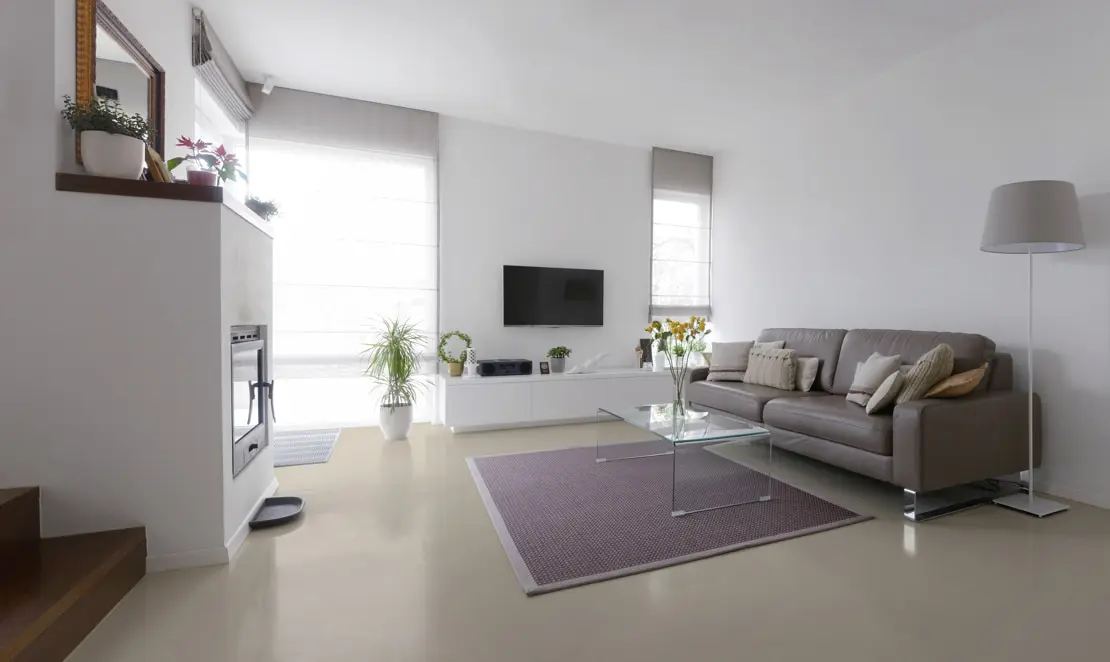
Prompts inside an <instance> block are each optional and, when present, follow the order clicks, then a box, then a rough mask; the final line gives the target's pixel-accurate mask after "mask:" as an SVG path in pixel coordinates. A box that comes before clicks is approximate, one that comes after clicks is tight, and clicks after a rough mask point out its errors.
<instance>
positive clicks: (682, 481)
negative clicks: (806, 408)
mask: <svg viewBox="0 0 1110 662" xmlns="http://www.w3.org/2000/svg"><path fill="white" fill-rule="evenodd" d="M597 422H598V423H609V422H624V423H627V424H628V425H630V426H632V427H633V428H635V430H634V431H632V430H628V429H627V427H626V426H619V427H616V426H602V425H598V426H596V429H597V440H596V453H597V455H596V457H597V461H598V462H614V461H617V460H634V459H637V458H644V457H657V456H660V455H670V456H671V515H673V516H675V517H682V516H683V515H691V514H693V513H701V512H705V511H707V510H718V509H720V508H731V507H733V506H742V505H746V504H751V503H761V502H766V501H770V500H771V477H770V476H768V475H766V474H762V475H763V476H764V478H765V479H766V480H760V481H759V482H760V483H761V485H760V486H759V487H758V488H756V493H752V492H751V489H752V486H751V485H747V486H746V489H742V490H739V491H740V492H742V493H741V494H736V493H733V494H717V493H718V492H720V491H721V487H720V481H719V480H718V481H716V482H713V481H710V482H706V480H705V479H706V476H705V468H704V466H703V463H700V462H697V461H696V459H697V458H692V457H691V456H690V454H689V453H686V452H683V451H693V452H703V451H704V450H705V449H704V446H705V445H707V444H717V443H744V442H748V443H751V442H760V443H762V442H766V443H767V460H768V463H770V460H771V455H772V453H773V450H774V449H773V445H772V444H771V434H770V433H769V432H768V431H767V430H764V429H763V428H761V427H757V426H755V425H752V424H751V423H747V422H745V421H742V420H740V419H738V418H733V417H732V416H729V415H727V414H722V413H719V412H716V411H708V410H705V409H700V408H698V407H693V406H691V407H687V408H686V410H685V413H684V414H680V415H679V416H677V417H676V416H675V415H674V407H673V405H670V404H665V405H642V406H639V407H629V408H599V409H598V410H597ZM645 432H646V433H648V435H650V439H648V440H644V439H643V437H644V436H645V435H644V434H643V433H645ZM692 460H694V461H692ZM736 470H737V471H746V470H747V469H745V468H744V467H743V466H742V465H737V466H736ZM714 471H718V472H719V468H718V467H714ZM707 485H711V487H705V486H707ZM699 486H700V487H705V490H699ZM705 491H711V492H713V494H706V493H704V492H705ZM699 492H702V493H699ZM718 501H724V503H718Z"/></svg>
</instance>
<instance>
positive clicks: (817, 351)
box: [758, 329, 890, 391]
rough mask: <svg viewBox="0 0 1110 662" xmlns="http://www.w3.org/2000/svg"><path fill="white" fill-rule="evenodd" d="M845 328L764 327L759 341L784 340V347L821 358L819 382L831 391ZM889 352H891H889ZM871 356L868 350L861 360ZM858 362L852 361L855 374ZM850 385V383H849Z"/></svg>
mask: <svg viewBox="0 0 1110 662" xmlns="http://www.w3.org/2000/svg"><path fill="white" fill-rule="evenodd" d="M846 333H847V331H845V330H844V329H763V331H762V332H761V333H760V334H759V338H758V340H759V342H769V341H772V340H783V341H785V344H784V345H783V348H784V349H793V350H796V351H797V352H798V356H815V357H817V358H819V359H821V370H820V374H819V375H818V377H817V383H818V384H820V385H821V390H823V391H830V390H831V389H832V385H833V376H834V375H835V374H836V363H837V359H838V358H839V357H840V346H841V344H843V342H844V334H846ZM887 353H888V354H889V353H890V352H887ZM868 356H871V353H870V352H868V353H867V355H866V356H864V357H863V358H861V359H858V360H859V361H863V360H865V359H867V357H868ZM855 369H856V362H855V361H853V362H852V374H853V375H854V374H855ZM849 381H851V380H850V379H849ZM849 385H850V384H849Z"/></svg>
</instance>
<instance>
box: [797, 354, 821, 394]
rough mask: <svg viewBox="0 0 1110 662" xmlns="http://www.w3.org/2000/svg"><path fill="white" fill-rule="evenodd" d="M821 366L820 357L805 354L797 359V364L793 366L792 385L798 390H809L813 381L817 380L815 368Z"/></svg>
mask: <svg viewBox="0 0 1110 662" xmlns="http://www.w3.org/2000/svg"><path fill="white" fill-rule="evenodd" d="M820 367H821V359H819V358H816V357H813V356H807V357H804V358H799V359H798V365H797V367H796V368H795V375H794V379H795V380H796V381H795V382H794V387H795V388H797V389H798V390H799V391H805V392H807V393H808V392H809V391H810V389H812V388H813V382H815V381H817V370H818V368H820Z"/></svg>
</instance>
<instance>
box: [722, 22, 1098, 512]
mask: <svg viewBox="0 0 1110 662" xmlns="http://www.w3.org/2000/svg"><path fill="white" fill-rule="evenodd" d="M1107 35H1110V4H1107V3H1105V2H1099V1H1096V0H1086V1H1072V2H1060V3H1044V4H1043V5H1042V6H1041V7H1040V8H1038V9H1036V10H1035V11H1033V12H1027V13H1019V14H1017V15H1015V16H1010V17H1007V18H1006V19H1003V20H1001V21H999V22H996V23H993V24H990V25H988V26H986V27H984V28H982V29H979V30H976V31H974V32H971V33H966V34H964V35H961V36H960V37H959V38H957V39H955V40H953V41H951V42H949V43H947V44H944V45H943V46H940V47H938V48H936V49H934V50H931V51H928V52H926V53H923V54H921V55H920V56H918V57H916V58H915V59H913V60H910V61H908V62H905V63H903V64H901V65H899V66H897V67H895V68H893V69H891V70H889V71H888V72H886V73H885V74H884V75H883V76H881V77H879V78H876V79H873V80H871V81H869V82H868V83H867V84H865V85H864V86H862V87H860V88H858V89H856V90H853V91H851V92H850V93H849V94H847V95H845V96H844V97H843V98H841V99H839V100H838V101H836V102H835V103H834V104H832V105H830V106H828V107H826V108H824V109H822V110H821V111H820V112H818V113H816V114H815V115H814V117H813V121H812V122H811V123H810V124H809V125H808V126H804V127H784V130H783V132H782V133H781V134H779V135H774V134H768V135H767V137H766V139H765V141H764V142H763V143H762V144H760V145H758V146H756V147H754V148H753V147H751V146H749V147H746V148H745V149H743V150H734V151H730V152H726V153H725V154H724V155H723V157H721V158H718V159H717V162H716V163H717V177H716V186H715V190H714V193H715V196H716V208H715V217H714V223H715V233H714V240H715V245H714V258H715V262H714V309H715V312H716V313H717V316H716V320H715V321H716V322H717V324H718V327H719V329H720V330H719V331H718V333H717V337H718V338H720V339H740V338H744V337H751V336H752V335H753V334H755V333H756V332H758V330H759V329H760V328H761V327H765V326H807V325H808V326H816V327H847V328H852V327H880V328H913V329H937V330H953V331H969V332H978V333H983V334H985V335H987V336H989V337H991V338H993V339H994V340H995V341H996V342H998V344H999V345H1000V348H1001V349H1003V350H1008V351H1011V352H1014V353H1015V355H1016V359H1017V361H1018V363H1019V373H1020V375H1019V376H1021V377H1022V378H1024V374H1025V369H1024V366H1025V356H1024V350H1025V347H1026V342H1025V305H1026V304H1025V301H1026V280H1025V279H1026V271H1025V268H1026V261H1025V258H1024V257H1022V256H1006V255H993V254H987V253H981V252H979V239H980V235H981V232H982V224H983V218H984V214H985V211H986V205H987V200H988V197H989V194H990V191H991V189H992V188H993V187H994V186H997V185H999V184H1003V183H1007V182H1012V181H1018V180H1026V179H1065V180H1071V181H1073V182H1075V183H1076V185H1077V187H1078V190H1079V193H1080V196H1081V208H1082V212H1083V214H1084V224H1085V232H1086V237H1087V246H1088V247H1087V249H1086V250H1084V251H1080V252H1078V253H1070V254H1062V255H1044V256H1039V257H1037V261H1036V270H1037V274H1036V278H1037V282H1036V288H1035V291H1036V304H1037V309H1036V330H1035V333H1036V341H1035V343H1034V344H1035V348H1036V359H1035V362H1036V371H1037V378H1038V383H1037V386H1036V390H1037V391H1038V392H1040V393H1041V395H1042V396H1043V398H1044V402H1045V408H1046V409H1045V421H1046V459H1045V467H1044V469H1043V470H1042V471H1041V472H1039V474H1038V475H1039V476H1040V477H1041V479H1042V480H1046V481H1047V485H1048V486H1049V487H1050V488H1051V489H1052V490H1053V491H1055V493H1057V494H1059V495H1061V496H1066V497H1074V498H1076V499H1079V500H1083V501H1088V502H1090V503H1095V504H1099V505H1103V506H1108V507H1110V487H1108V485H1107V481H1106V477H1107V476H1108V475H1110V439H1108V437H1110V409H1108V408H1107V407H1106V402H1107V401H1108V397H1110V129H1108V126H1110V88H1108V87H1107V85H1106V81H1107V80H1110V40H1108V39H1107Z"/></svg>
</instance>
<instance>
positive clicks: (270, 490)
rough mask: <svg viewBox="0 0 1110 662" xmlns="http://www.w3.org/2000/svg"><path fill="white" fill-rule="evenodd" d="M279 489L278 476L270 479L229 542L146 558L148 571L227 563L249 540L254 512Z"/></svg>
mask: <svg viewBox="0 0 1110 662" xmlns="http://www.w3.org/2000/svg"><path fill="white" fill-rule="evenodd" d="M277 490H278V481H277V478H275V479H273V480H272V481H270V485H269V487H267V488H266V491H265V492H263V494H262V496H261V497H259V498H258V502H257V503H255V504H254V508H251V512H250V515H248V516H247V518H246V519H245V520H243V522H242V523H241V524H240V525H239V527H238V528H237V529H235V533H234V534H233V535H232V536H231V539H230V540H228V541H227V544H226V545H224V546H223V547H213V548H211V549H197V550H192V551H188V552H178V553H176V554H163V555H161V556H150V557H147V560H146V571H147V572H148V573H152V572H164V571H166V570H180V569H182V568H201V567H204V566H210V565H227V564H228V563H230V562H231V561H232V560H233V559H234V558H235V556H236V555H237V554H238V553H239V550H240V549H242V547H243V543H244V542H246V540H247V534H248V533H250V521H251V518H252V517H254V514H255V513H256V512H257V511H258V508H259V506H261V505H262V502H263V501H265V500H266V499H268V498H270V497H272V496H273V495H274V494H275V493H276V492H277Z"/></svg>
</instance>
